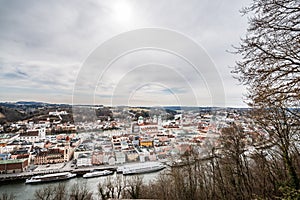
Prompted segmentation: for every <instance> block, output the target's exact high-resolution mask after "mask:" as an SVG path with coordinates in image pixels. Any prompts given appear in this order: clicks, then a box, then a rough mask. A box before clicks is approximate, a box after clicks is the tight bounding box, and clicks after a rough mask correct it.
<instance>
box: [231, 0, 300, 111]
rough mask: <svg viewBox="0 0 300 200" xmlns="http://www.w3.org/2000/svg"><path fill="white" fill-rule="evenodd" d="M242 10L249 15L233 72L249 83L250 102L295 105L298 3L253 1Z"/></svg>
mask: <svg viewBox="0 0 300 200" xmlns="http://www.w3.org/2000/svg"><path fill="white" fill-rule="evenodd" d="M242 12H243V13H244V14H249V15H250V21H249V24H250V25H249V28H248V33H247V35H246V37H245V38H244V39H243V40H242V43H241V45H240V47H238V48H237V53H239V54H240V55H242V56H243V58H242V60H241V61H240V62H237V65H236V67H235V69H234V73H236V74H238V76H237V78H238V79H239V80H240V81H241V82H242V83H244V84H247V85H248V86H249V89H250V92H249V97H250V99H251V100H252V102H251V103H253V104H254V105H256V104H259V103H260V102H264V103H269V104H270V105H273V104H275V103H276V102H282V101H283V100H284V101H285V102H289V106H293V105H298V106H299V98H300V42H299V41H300V2H299V1H294V0H284V1H283V0H253V3H252V4H251V6H249V7H247V8H245V9H244V10H243V11H242ZM298 117H299V116H298Z"/></svg>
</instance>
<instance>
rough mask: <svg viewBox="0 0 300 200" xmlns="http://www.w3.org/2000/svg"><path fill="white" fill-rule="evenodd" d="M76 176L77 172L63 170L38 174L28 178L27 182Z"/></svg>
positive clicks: (49, 180) (40, 181)
mask: <svg viewBox="0 0 300 200" xmlns="http://www.w3.org/2000/svg"><path fill="white" fill-rule="evenodd" d="M74 177H76V174H72V173H70V172H61V173H54V174H45V175H37V176H32V177H31V178H28V179H26V182H25V183H26V184H28V183H45V182H52V181H61V180H67V179H71V178H74Z"/></svg>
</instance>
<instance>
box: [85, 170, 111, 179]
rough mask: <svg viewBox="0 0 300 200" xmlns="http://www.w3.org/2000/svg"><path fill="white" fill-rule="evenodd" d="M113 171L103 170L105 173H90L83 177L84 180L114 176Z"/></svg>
mask: <svg viewBox="0 0 300 200" xmlns="http://www.w3.org/2000/svg"><path fill="white" fill-rule="evenodd" d="M113 173H114V172H113V171H110V170H103V171H94V172H89V173H86V174H84V175H83V178H93V177H98V176H106V175H110V174H113Z"/></svg>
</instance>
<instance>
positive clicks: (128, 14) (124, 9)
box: [113, 1, 132, 23]
mask: <svg viewBox="0 0 300 200" xmlns="http://www.w3.org/2000/svg"><path fill="white" fill-rule="evenodd" d="M113 15H114V18H115V19H116V20H117V21H118V22H121V23H128V22H130V21H131V19H132V7H131V5H129V4H128V2H125V1H119V2H117V3H116V4H115V5H114V6H113Z"/></svg>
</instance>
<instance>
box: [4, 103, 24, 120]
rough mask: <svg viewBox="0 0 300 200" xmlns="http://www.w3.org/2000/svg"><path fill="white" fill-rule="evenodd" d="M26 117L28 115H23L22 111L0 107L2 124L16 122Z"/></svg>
mask: <svg viewBox="0 0 300 200" xmlns="http://www.w3.org/2000/svg"><path fill="white" fill-rule="evenodd" d="M25 117H26V115H25V114H24V113H21V112H20V111H18V110H16V109H14V108H9V107H4V106H0V123H3V122H14V121H18V120H22V119H24V118H25Z"/></svg>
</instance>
